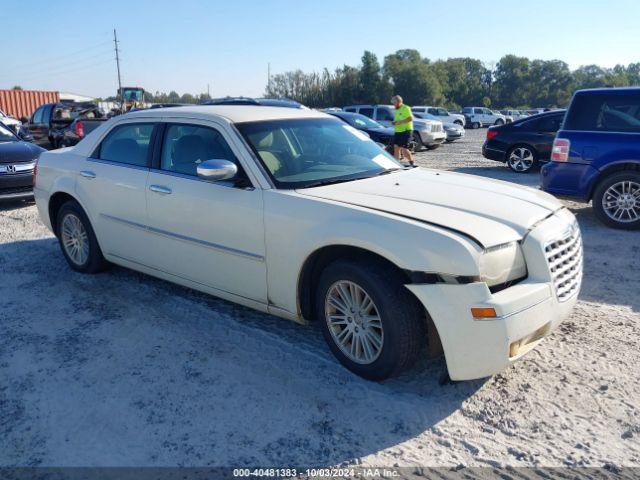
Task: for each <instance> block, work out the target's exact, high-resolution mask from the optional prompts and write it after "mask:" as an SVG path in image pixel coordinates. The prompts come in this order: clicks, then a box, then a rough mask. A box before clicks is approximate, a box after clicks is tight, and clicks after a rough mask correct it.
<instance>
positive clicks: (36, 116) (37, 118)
mask: <svg viewBox="0 0 640 480" xmlns="http://www.w3.org/2000/svg"><path fill="white" fill-rule="evenodd" d="M43 110H44V107H40V108H38V109H37V110H36V111H35V112H33V117H31V123H42V111H43Z"/></svg>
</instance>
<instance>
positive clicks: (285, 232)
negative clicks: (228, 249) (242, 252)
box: [265, 190, 480, 312]
mask: <svg viewBox="0 0 640 480" xmlns="http://www.w3.org/2000/svg"><path fill="white" fill-rule="evenodd" d="M265 244H266V251H267V283H268V290H269V300H270V302H271V304H273V305H275V306H278V307H281V308H284V309H286V310H288V311H290V312H295V311H296V310H297V285H298V279H299V275H300V272H301V270H302V268H303V265H304V264H305V262H306V260H307V259H308V258H309V257H310V256H311V255H312V254H313V253H314V252H316V251H318V250H319V249H321V248H323V247H327V246H335V245H347V246H353V247H358V248H361V249H364V250H368V251H370V252H372V253H375V254H377V255H380V256H382V257H384V258H386V259H387V260H389V261H390V262H392V263H394V264H395V265H397V266H398V267H399V268H401V269H405V270H412V271H421V272H429V273H447V274H450V275H463V276H477V275H478V273H479V272H478V267H477V265H478V261H477V259H478V256H479V255H480V248H479V247H478V246H477V245H475V244H473V243H472V242H471V241H470V240H468V239H466V238H465V237H463V236H461V235H459V234H457V233H455V232H452V231H449V230H446V229H444V228H440V227H437V226H433V225H428V224H425V223H422V222H419V221H415V220H411V219H406V218H403V217H399V216H396V215H393V214H387V213H383V212H377V211H372V210H369V209H366V208H363V207H356V206H352V205H345V204H342V203H340V202H334V201H331V200H324V199H319V198H313V197H307V196H304V195H299V194H296V193H295V192H289V191H279V190H269V191H266V192H265Z"/></svg>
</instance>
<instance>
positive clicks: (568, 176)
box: [542, 87, 640, 230]
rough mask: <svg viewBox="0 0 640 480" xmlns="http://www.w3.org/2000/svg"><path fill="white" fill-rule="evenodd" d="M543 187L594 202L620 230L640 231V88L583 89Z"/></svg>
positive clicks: (546, 171)
mask: <svg viewBox="0 0 640 480" xmlns="http://www.w3.org/2000/svg"><path fill="white" fill-rule="evenodd" d="M542 189H543V190H544V191H546V192H549V193H553V194H554V195H558V196H563V197H572V198H577V199H580V200H583V201H585V202H589V201H590V200H592V201H593V209H594V211H595V214H596V216H597V217H598V218H599V219H600V220H601V221H602V222H603V223H605V224H606V225H609V226H611V227H614V228H624V229H629V230H631V229H637V228H640V88H638V87H636V88H599V89H593V90H579V91H577V92H576V93H575V94H574V96H573V100H572V101H571V106H570V107H569V110H568V111H567V115H566V117H565V120H564V123H563V125H562V127H561V128H560V130H559V131H558V134H557V136H556V139H555V141H554V143H553V148H552V151H551V162H550V163H548V164H547V165H545V166H544V167H543V169H542Z"/></svg>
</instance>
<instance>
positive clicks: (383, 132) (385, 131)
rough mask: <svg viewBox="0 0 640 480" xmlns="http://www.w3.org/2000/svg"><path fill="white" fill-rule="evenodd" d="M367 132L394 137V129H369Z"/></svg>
mask: <svg viewBox="0 0 640 480" xmlns="http://www.w3.org/2000/svg"><path fill="white" fill-rule="evenodd" d="M366 131H367V132H371V133H374V134H378V135H389V136H393V133H394V131H393V127H378V128H367V129H366Z"/></svg>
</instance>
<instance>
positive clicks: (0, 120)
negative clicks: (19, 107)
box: [0, 117, 22, 126]
mask: <svg viewBox="0 0 640 480" xmlns="http://www.w3.org/2000/svg"><path fill="white" fill-rule="evenodd" d="M0 123H4V124H5V125H18V126H20V125H22V122H21V121H20V120H17V119H15V118H9V117H0Z"/></svg>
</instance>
